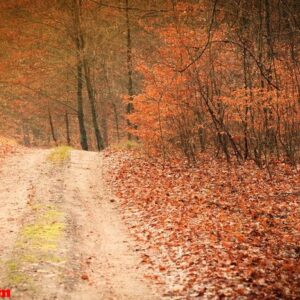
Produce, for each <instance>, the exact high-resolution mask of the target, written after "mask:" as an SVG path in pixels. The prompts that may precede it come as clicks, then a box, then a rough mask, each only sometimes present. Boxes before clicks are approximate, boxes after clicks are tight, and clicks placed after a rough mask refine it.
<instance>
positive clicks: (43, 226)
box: [0, 150, 159, 300]
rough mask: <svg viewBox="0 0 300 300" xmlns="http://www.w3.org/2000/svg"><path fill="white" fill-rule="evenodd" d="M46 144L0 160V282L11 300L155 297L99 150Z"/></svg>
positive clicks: (0, 285)
mask: <svg viewBox="0 0 300 300" xmlns="http://www.w3.org/2000/svg"><path fill="white" fill-rule="evenodd" d="M48 156H49V151H48V150H35V151H29V152H26V153H25V154H23V155H17V156H14V157H11V158H9V159H8V160H7V161H5V163H4V165H3V166H2V168H1V173H0V191H1V193H0V235H1V240H2V242H1V243H0V264H1V270H3V271H2V273H1V274H0V288H1V289H4V288H10V289H12V299H22V300H26V299H45V300H46V299H47V300H48V299H74V300H77V299H78V300H79V299H84V300H85V299H87V300H93V299H95V300H96V299H97V300H100V299H133V300H135V299H137V300H138V299H158V298H159V297H158V296H157V295H156V293H155V292H154V290H153V288H152V287H150V286H149V285H148V284H147V283H146V282H145V280H144V279H143V270H142V269H141V267H140V258H139V257H138V254H137V253H136V252H135V249H134V243H133V242H132V241H131V240H130V237H129V235H128V232H127V228H126V227H125V226H124V224H123V223H122V221H121V218H120V213H119V208H118V201H117V199H115V198H113V196H112V195H111V194H110V193H109V191H108V190H106V188H105V186H104V184H103V180H102V172H101V169H102V156H101V154H98V153H90V152H82V151H75V150H74V151H71V153H70V158H69V159H68V160H67V161H64V162H57V163H53V162H51V161H49V159H48Z"/></svg>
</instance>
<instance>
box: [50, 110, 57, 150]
mask: <svg viewBox="0 0 300 300" xmlns="http://www.w3.org/2000/svg"><path fill="white" fill-rule="evenodd" d="M48 116H49V125H50V130H51V135H52V139H53V141H54V143H55V145H56V146H57V145H58V144H57V138H56V135H55V130H54V124H53V119H52V115H51V111H50V107H49V106H48Z"/></svg>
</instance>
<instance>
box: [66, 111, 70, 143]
mask: <svg viewBox="0 0 300 300" xmlns="http://www.w3.org/2000/svg"><path fill="white" fill-rule="evenodd" d="M65 121H66V134H67V145H68V146H70V145H71V135H70V123H69V114H68V112H67V111H66V113H65Z"/></svg>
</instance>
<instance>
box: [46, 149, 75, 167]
mask: <svg viewBox="0 0 300 300" xmlns="http://www.w3.org/2000/svg"><path fill="white" fill-rule="evenodd" d="M71 150H72V148H71V147H69V146H60V147H57V148H54V149H53V150H52V151H51V153H50V154H49V156H48V160H50V161H52V162H54V163H60V162H65V161H67V160H69V159H70V155H71Z"/></svg>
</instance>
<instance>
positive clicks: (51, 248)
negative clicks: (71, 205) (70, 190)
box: [4, 205, 66, 292]
mask: <svg viewBox="0 0 300 300" xmlns="http://www.w3.org/2000/svg"><path fill="white" fill-rule="evenodd" d="M33 211H34V219H33V220H32V222H31V223H30V224H28V225H25V226H24V227H23V228H22V229H21V231H20V234H19V237H18V239H17V241H16V244H15V247H14V254H13V256H12V258H11V260H10V261H8V262H7V263H6V264H5V266H6V274H5V275H6V276H5V278H4V280H5V283H6V285H7V286H11V287H21V286H22V287H27V289H28V291H30V292H34V290H35V286H34V282H33V280H31V277H32V276H31V273H30V272H31V271H30V270H32V267H33V266H34V265H37V264H39V263H41V262H53V263H59V262H61V261H64V258H62V257H58V256H57V249H58V246H59V242H60V240H61V239H62V238H63V236H64V234H65V227H66V225H65V223H64V217H65V216H64V213H63V212H61V211H60V210H57V208H55V206H53V205H35V207H34V210H33Z"/></svg>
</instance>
